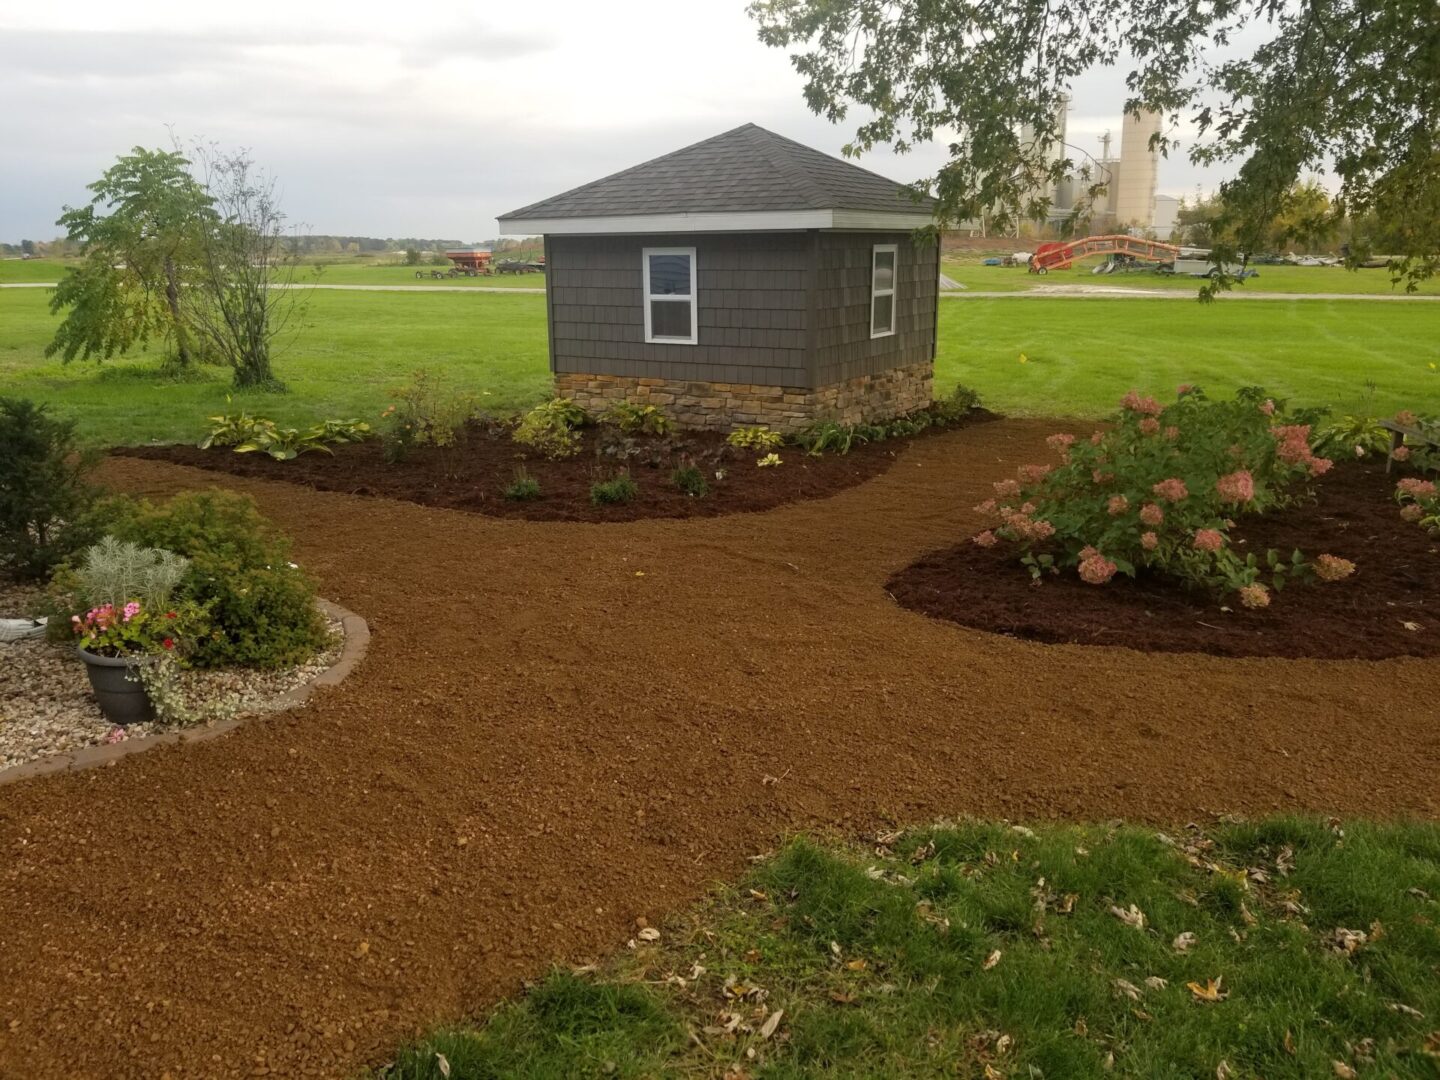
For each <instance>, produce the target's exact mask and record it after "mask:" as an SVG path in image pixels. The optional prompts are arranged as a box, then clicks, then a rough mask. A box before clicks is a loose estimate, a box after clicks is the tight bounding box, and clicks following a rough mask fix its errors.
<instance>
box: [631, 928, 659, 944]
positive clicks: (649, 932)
mask: <svg viewBox="0 0 1440 1080" xmlns="http://www.w3.org/2000/svg"><path fill="white" fill-rule="evenodd" d="M635 936H636V937H638V938H639V939H640V940H641V941H659V940H660V931H659V930H656V929H655V928H654V927H653V926H647V927H644V928H643V929H642V930H641V931H640V932H639V933H638V934H636V935H635Z"/></svg>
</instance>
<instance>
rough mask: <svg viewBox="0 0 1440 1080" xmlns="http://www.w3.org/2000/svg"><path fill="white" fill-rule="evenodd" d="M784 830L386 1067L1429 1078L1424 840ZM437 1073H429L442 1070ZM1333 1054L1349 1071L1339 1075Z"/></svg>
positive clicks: (1239, 829) (1434, 831) (491, 1073)
mask: <svg viewBox="0 0 1440 1080" xmlns="http://www.w3.org/2000/svg"><path fill="white" fill-rule="evenodd" d="M880 842H881V843H884V844H886V846H885V847H882V848H879V849H877V848H876V846H875V845H874V844H870V845H867V846H866V847H864V848H853V849H846V848H838V847H824V846H819V845H816V844H814V843H812V842H808V841H804V840H800V841H796V842H793V843H791V844H790V845H789V846H788V847H787V848H786V849H785V850H784V851H782V852H781V853H780V854H779V855H778V856H777V857H775V858H773V859H771V860H770V861H769V862H767V863H765V864H763V865H762V866H760V867H759V868H757V870H756V871H755V872H754V873H752V874H751V876H750V877H749V878H748V879H747V880H746V881H744V882H743V883H742V884H741V885H740V887H738V888H729V889H726V890H724V891H722V892H720V893H719V894H717V896H716V897H715V898H714V899H713V900H712V901H711V902H710V903H708V904H706V905H704V906H702V907H701V908H699V909H698V910H697V911H694V912H692V913H690V914H688V915H685V916H681V917H677V918H675V919H673V920H671V921H670V922H668V923H667V924H665V925H664V926H662V927H661V928H660V932H659V934H658V940H655V941H647V940H645V938H644V937H642V936H641V935H639V934H637V938H636V940H635V941H634V942H633V944H632V947H631V948H629V949H627V950H622V951H621V953H620V954H619V955H618V956H617V957H616V958H614V959H612V960H610V961H608V962H605V963H602V964H601V965H600V966H599V968H598V970H582V971H580V972H572V971H569V970H563V969H562V970H558V971H556V972H554V973H553V974H552V975H550V977H549V978H547V979H546V980H545V981H543V982H542V983H540V984H539V985H538V986H536V987H534V988H533V989H532V990H531V991H530V993H529V994H528V996H527V997H525V998H523V999H521V1000H519V1001H517V1002H514V1003H511V1004H508V1005H505V1006H502V1007H501V1008H500V1009H499V1010H498V1011H497V1012H496V1013H495V1014H494V1015H493V1016H492V1017H491V1018H489V1019H488V1021H486V1022H484V1023H482V1024H480V1025H479V1026H475V1027H461V1028H456V1029H449V1030H445V1031H441V1032H437V1033H435V1034H434V1035H432V1036H430V1037H429V1038H427V1039H425V1040H424V1041H422V1042H421V1043H419V1044H417V1045H414V1046H412V1047H409V1048H407V1049H405V1050H403V1051H402V1052H401V1053H400V1054H399V1055H398V1057H397V1059H396V1061H395V1062H394V1064H393V1065H391V1066H390V1067H388V1068H386V1069H383V1070H382V1071H381V1074H380V1075H381V1076H382V1077H383V1078H384V1080H440V1078H442V1077H446V1076H448V1077H449V1078H450V1080H491V1078H497V1080H498V1078H500V1077H534V1078H537V1080H538V1078H541V1077H572V1076H573V1077H583V1076H609V1077H621V1078H637V1080H638V1078H641V1077H658V1076H669V1077H697V1078H698V1077H721V1076H730V1075H732V1073H731V1072H730V1071H728V1070H732V1069H733V1070H737V1072H736V1073H735V1074H734V1075H743V1076H746V1077H748V1078H751V1080H799V1078H801V1077H818V1076H826V1077H841V1078H853V1080H860V1078H862V1077H864V1078H869V1077H936V1078H939V1077H955V1076H961V1077H977V1078H979V1077H985V1078H992V1077H994V1078H1000V1077H1015V1078H1020V1077H1049V1078H1053V1080H1062V1078H1063V1080H1085V1078H1094V1080H1100V1078H1103V1077H1108V1076H1120V1077H1154V1078H1160V1077H1167V1078H1168V1077H1187V1078H1209V1077H1216V1076H1219V1077H1234V1078H1235V1080H1241V1078H1247V1080H1248V1078H1252V1077H1261V1076H1263V1077H1267V1078H1270V1080H1283V1078H1293V1080H1302V1078H1307V1080H1314V1078H1316V1077H1331V1078H1333V1077H1336V1076H1350V1077H1353V1076H1356V1075H1357V1073H1358V1075H1359V1076H1361V1077H1366V1076H1376V1077H1382V1076H1383V1077H1394V1078H1411V1077H1413V1078H1417V1080H1418V1078H1421V1077H1434V1076H1435V1075H1436V1072H1437V1068H1440V1030H1437V1022H1436V1016H1437V1013H1440V979H1437V978H1436V974H1435V973H1436V971H1437V965H1440V828H1437V827H1436V826H1434V825H1419V824H1416V825H1379V824H1373V823H1367V822H1360V821H1355V822H1347V823H1345V825H1344V827H1343V833H1342V832H1341V831H1339V830H1336V829H1332V828H1331V827H1330V826H1328V825H1326V824H1324V823H1321V822H1319V821H1307V820H1297V819H1278V820H1272V821H1267V822H1260V823H1254V824H1230V825H1225V826H1222V827H1220V828H1218V829H1215V830H1213V831H1212V832H1211V833H1210V835H1208V836H1202V835H1200V834H1198V833H1194V832H1190V831H1188V830H1187V831H1186V832H1184V833H1181V834H1178V835H1177V836H1175V837H1174V838H1173V839H1172V838H1168V837H1165V836H1163V835H1161V834H1157V833H1156V832H1155V831H1154V830H1151V829H1146V828H1142V827H1138V826H1118V827H1116V826H1075V825H1050V826H1044V827H1037V828H1036V830H1034V831H1031V830H1030V829H1015V828H1010V827H1008V826H1005V825H1000V824H977V823H965V824H960V825H956V826H950V827H942V828H936V829H922V830H917V831H913V832H910V833H908V834H906V835H904V836H898V837H885V838H880ZM442 1061H443V1064H442ZM1351 1070H1354V1071H1351Z"/></svg>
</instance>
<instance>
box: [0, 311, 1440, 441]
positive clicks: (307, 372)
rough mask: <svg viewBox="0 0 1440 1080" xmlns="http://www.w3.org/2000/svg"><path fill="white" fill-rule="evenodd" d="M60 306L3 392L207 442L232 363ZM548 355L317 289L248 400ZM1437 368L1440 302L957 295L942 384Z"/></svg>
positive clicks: (1257, 380) (1041, 389)
mask: <svg viewBox="0 0 1440 1080" xmlns="http://www.w3.org/2000/svg"><path fill="white" fill-rule="evenodd" d="M46 305H47V293H46V291H45V290H41V289H16V290H5V291H0V393H7V394H21V395H28V396H31V397H34V398H37V399H39V400H42V401H46V402H49V403H50V404H52V405H54V406H55V407H56V408H57V409H59V410H61V411H63V412H67V413H70V414H72V415H75V416H77V417H78V418H79V419H80V421H81V430H82V435H83V437H84V438H85V439H86V440H87V441H88V442H91V443H95V444H100V445H113V444H120V443H133V442H141V441H146V440H161V441H186V440H190V439H193V438H195V437H197V435H198V433H199V431H200V429H201V426H202V424H203V418H204V417H205V416H206V415H208V414H211V413H214V412H218V411H220V410H222V409H223V408H225V396H226V393H227V392H228V390H229V385H228V377H227V375H226V373H225V372H224V371H222V370H218V369H207V370H206V371H205V372H203V373H202V379H201V381H195V382H186V383H179V384H176V383H171V382H167V381H164V380H161V379H160V378H159V377H158V372H157V365H158V358H159V354H158V352H156V351H155V350H153V349H152V350H151V351H150V352H149V353H145V354H141V355H138V356H134V357H129V358H126V359H124V360H121V361H115V362H110V363H106V364H104V365H100V366H97V365H95V364H85V363H80V362H76V363H73V364H69V365H65V364H62V363H60V361H58V360H47V359H45V357H44V349H45V345H46V343H47V342H48V341H49V340H50V338H51V336H52V335H53V333H54V327H55V323H56V319H55V317H54V316H52V315H50V313H49V312H48V310H47V306H46ZM1022 354H1024V356H1025V357H1026V362H1025V363H1021V362H1020V356H1021V355H1022ZM546 356H547V346H546V337H545V298H544V297H543V296H538V295H531V294H517V295H513V296H511V295H505V294H497V293H475V294H469V293H455V292H450V293H387V292H378V293H346V292H317V293H313V294H311V296H310V298H309V300H308V308H307V313H306V317H305V319H304V320H303V322H302V324H301V325H300V326H299V328H298V332H297V333H296V334H295V335H294V337H293V338H292V339H291V340H289V341H288V342H286V343H284V345H283V346H282V348H281V349H280V350H279V351H278V352H277V355H276V369H277V371H278V373H279V375H280V377H281V378H282V379H284V381H285V382H286V383H287V384H288V386H289V387H290V393H288V394H285V395H269V394H263V395H257V394H247V395H242V396H241V397H240V398H239V399H238V400H239V401H240V402H241V403H242V404H243V405H244V406H245V407H247V408H249V409H250V410H252V411H258V412H262V413H264V414H265V415H267V416H271V417H273V418H274V419H276V420H278V421H281V422H283V423H287V424H296V425H298V424H303V423H307V422H310V421H313V420H315V419H319V418H322V417H350V416H358V417H362V418H369V419H374V418H375V417H376V415H377V414H378V413H379V412H380V411H381V410H382V409H383V408H384V407H385V404H386V390H387V389H388V388H390V387H394V386H397V385H399V384H401V383H403V382H404V381H406V379H407V378H408V377H409V374H410V373H411V372H412V371H414V370H417V369H420V368H426V369H429V370H432V371H435V372H440V373H443V374H444V375H445V376H446V377H447V378H448V379H450V380H451V381H452V382H453V383H454V384H455V385H456V386H457V387H461V388H464V389H466V390H468V391H471V392H474V393H475V394H477V395H479V396H480V397H481V399H482V401H484V402H485V403H486V404H487V405H488V406H491V407H493V408H494V409H495V410H496V411H501V410H510V409H516V408H520V407H522V406H524V405H527V404H529V403H531V402H534V401H537V400H539V399H541V398H543V397H544V396H545V395H546V394H547V393H548V390H549V385H550V382H549V377H548V374H547V368H546V364H547V361H546ZM1432 363H1433V364H1437V365H1440V304H1393V303H1365V302H1363V301H1319V300H1306V301H1273V302H1264V303H1244V304H1241V303H1217V304H1209V305H1201V304H1199V303H1197V302H1196V301H1195V300H1193V299H1190V298H1183V299H1175V300H1169V299H1153V300H1152V299H1147V300H1125V299H1115V300H1111V299H1096V298H1084V299H1070V298H1065V299H1058V298H1057V299H1034V298H1028V299H1014V300H1010V299H988V300H987V299H962V300H945V301H943V302H942V303H941V307H940V348H939V356H938V358H937V363H936V382H937V387H938V389H939V390H940V391H941V392H944V391H947V390H948V389H949V387H951V386H953V385H954V384H955V383H957V382H964V383H966V384H968V385H971V386H973V387H975V388H976V389H977V390H979V391H980V393H981V395H982V397H983V398H984V400H985V402H986V404H987V405H989V406H990V407H991V408H993V409H995V410H997V411H999V412H1004V413H1009V414H1012V415H1066V416H1079V417H1100V416H1104V415H1105V414H1107V413H1108V412H1109V411H1111V410H1112V409H1113V408H1114V405H1115V402H1116V400H1117V399H1118V398H1119V397H1120V395H1121V394H1123V393H1124V392H1125V391H1126V390H1127V389H1129V388H1130V387H1132V386H1134V387H1140V388H1142V389H1146V390H1149V391H1153V392H1155V393H1162V394H1163V393H1168V392H1170V391H1171V390H1172V389H1173V387H1174V386H1175V385H1176V384H1178V383H1181V382H1191V383H1200V384H1202V385H1204V386H1206V387H1207V388H1209V389H1210V390H1212V391H1214V392H1224V391H1229V390H1232V389H1234V388H1235V387H1238V386H1244V385H1253V384H1261V385H1264V386H1266V387H1268V388H1270V389H1271V390H1272V391H1273V392H1274V393H1276V394H1278V395H1281V396H1287V397H1290V398H1292V399H1293V400H1294V401H1296V402H1297V403H1301V404H1306V405H1331V406H1334V407H1337V408H1340V409H1342V410H1350V409H1355V408H1361V409H1365V410H1367V411H1373V412H1374V413H1376V414H1384V413H1389V412H1393V411H1395V410H1396V409H1399V408H1413V409H1416V410H1418V411H1422V412H1425V411H1430V412H1435V411H1440V371H1436V370H1434V369H1431V368H1430V366H1429V365H1430V364H1432ZM1367 383H1373V384H1374V389H1373V393H1371V392H1369V391H1367Z"/></svg>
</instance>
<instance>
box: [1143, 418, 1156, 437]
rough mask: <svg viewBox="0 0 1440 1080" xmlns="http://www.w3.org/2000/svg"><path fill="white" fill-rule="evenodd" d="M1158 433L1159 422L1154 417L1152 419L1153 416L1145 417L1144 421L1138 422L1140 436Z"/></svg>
mask: <svg viewBox="0 0 1440 1080" xmlns="http://www.w3.org/2000/svg"><path fill="white" fill-rule="evenodd" d="M1159 431H1160V421H1159V420H1156V419H1155V417H1153V416H1147V417H1145V419H1144V420H1141V421H1140V434H1142V435H1156V434H1158V433H1159Z"/></svg>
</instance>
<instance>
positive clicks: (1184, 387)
mask: <svg viewBox="0 0 1440 1080" xmlns="http://www.w3.org/2000/svg"><path fill="white" fill-rule="evenodd" d="M1194 389H1195V388H1194V387H1193V386H1191V385H1190V384H1189V383H1188V382H1182V383H1181V384H1180V385H1179V386H1177V387H1176V388H1175V396H1176V397H1184V396H1185V395H1186V394H1188V393H1189V392H1190V391H1191V390H1194Z"/></svg>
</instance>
